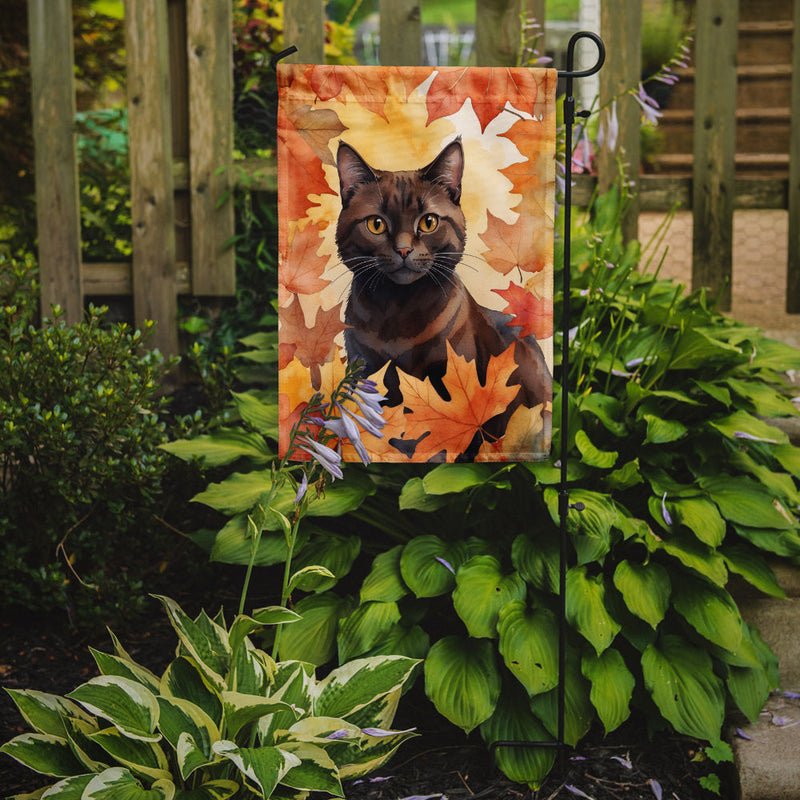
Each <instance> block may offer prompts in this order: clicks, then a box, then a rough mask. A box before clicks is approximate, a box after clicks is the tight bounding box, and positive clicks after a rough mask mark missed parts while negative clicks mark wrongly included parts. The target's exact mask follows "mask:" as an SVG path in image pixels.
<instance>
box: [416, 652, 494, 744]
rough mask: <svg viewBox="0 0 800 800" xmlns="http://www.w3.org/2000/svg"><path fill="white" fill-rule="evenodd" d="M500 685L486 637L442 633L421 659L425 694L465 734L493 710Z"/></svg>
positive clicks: (492, 654)
mask: <svg viewBox="0 0 800 800" xmlns="http://www.w3.org/2000/svg"><path fill="white" fill-rule="evenodd" d="M500 684H501V680H500V673H499V671H498V669H497V657H496V655H495V649H494V645H493V644H492V642H490V641H488V640H487V639H467V638H465V637H461V636H446V637H444V638H443V639H439V641H438V642H436V643H435V644H434V645H433V647H431V649H430V652H429V653H428V657H427V658H426V659H425V693H426V694H427V695H428V697H429V698H430V699H431V701H432V702H433V704H434V705H435V706H436V710H437V711H438V712H439V713H440V714H442V715H443V716H444V717H447V719H449V720H450V722H452V723H453V724H454V725H458V727H459V728H462V729H463V730H464V731H466V732H467V733H469V732H470V731H471V730H473V728H476V727H477V726H478V725H480V724H481V723H482V722H484V721H485V720H487V719H488V718H489V717H490V716H491V715H492V714H493V713H494V709H495V706H496V705H497V700H498V698H499V697H500Z"/></svg>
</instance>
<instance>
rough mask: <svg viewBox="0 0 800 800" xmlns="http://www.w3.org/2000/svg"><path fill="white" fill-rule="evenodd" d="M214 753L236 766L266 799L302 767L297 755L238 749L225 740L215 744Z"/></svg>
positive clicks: (264, 749) (254, 748) (274, 750)
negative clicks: (279, 784)
mask: <svg viewBox="0 0 800 800" xmlns="http://www.w3.org/2000/svg"><path fill="white" fill-rule="evenodd" d="M214 752H215V753H216V754H217V755H219V756H222V757H223V758H227V759H228V760H229V761H231V762H232V763H233V764H235V765H236V768H237V769H238V770H239V772H241V773H242V775H244V776H245V777H246V778H247V779H248V780H249V781H250V782H251V783H253V784H255V785H256V786H257V787H258V788H259V789H260V790H261V792H262V793H263V795H264V797H270V796H271V795H272V792H273V790H274V789H275V787H276V786H277V785H278V783H279V782H280V781H281V779H282V778H283V776H284V775H286V773H287V772H288V771H289V770H290V769H292V767H297V766H299V765H300V759H299V758H298V757H297V756H296V755H294V754H292V753H288V752H286V751H284V750H280V749H279V748H277V747H237V746H236V744H235V743H234V742H231V741H227V740H225V739H223V740H221V741H219V742H215V743H214Z"/></svg>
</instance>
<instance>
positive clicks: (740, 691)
mask: <svg viewBox="0 0 800 800" xmlns="http://www.w3.org/2000/svg"><path fill="white" fill-rule="evenodd" d="M727 685H728V691H729V692H730V693H731V697H732V698H733V700H734V702H735V703H736V705H737V706H738V707H739V709H740V710H741V711H742V713H743V714H744V715H745V716H746V717H747V718H748V719H749V720H750V721H751V722H755V721H756V720H757V719H758V717H759V715H760V714H761V709H762V708H764V703H765V702H766V701H767V698H768V697H769V694H770V692H771V691H772V689H773V688H775V687H773V686H772V685H771V683H770V680H769V678H768V677H767V673H766V671H765V670H764V669H762V668H761V667H728V678H727Z"/></svg>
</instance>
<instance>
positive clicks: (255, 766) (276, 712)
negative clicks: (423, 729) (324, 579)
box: [0, 597, 418, 800]
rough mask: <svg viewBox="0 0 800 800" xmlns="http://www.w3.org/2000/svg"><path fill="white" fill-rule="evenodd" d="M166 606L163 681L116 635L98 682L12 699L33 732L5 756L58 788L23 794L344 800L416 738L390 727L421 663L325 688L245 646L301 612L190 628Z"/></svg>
mask: <svg viewBox="0 0 800 800" xmlns="http://www.w3.org/2000/svg"><path fill="white" fill-rule="evenodd" d="M160 599H161V602H162V603H163V605H164V607H165V609H166V611H167V613H168V615H169V619H170V622H171V624H172V627H173V628H174V630H175V633H176V634H177V638H178V647H177V651H176V657H175V659H174V660H173V661H172V662H171V663H170V664H169V666H168V667H167V668H166V670H165V671H164V673H163V674H162V675H160V676H159V675H156V674H154V673H153V672H151V671H150V670H149V669H147V668H146V667H144V666H142V665H140V664H138V663H136V662H135V661H134V660H133V659H132V658H131V656H130V655H129V654H128V653H127V652H126V651H125V650H124V649H123V647H122V646H121V645H120V643H119V642H118V641H117V639H116V638H114V637H112V640H113V644H114V653H113V654H108V653H101V652H97V651H92V652H93V655H94V657H95V660H96V662H97V666H98V667H99V670H100V675H99V676H98V677H95V678H92V679H90V680H89V681H87V682H86V683H84V684H82V685H81V686H78V687H77V688H76V689H75V690H74V691H72V692H70V693H69V694H68V695H66V696H65V697H59V696H56V695H52V694H46V693H44V692H38V691H32V690H16V689H12V690H8V691H9V694H10V695H11V697H12V699H13V700H14V702H15V703H16V705H17V707H18V708H19V710H20V712H21V713H22V715H23V717H24V718H25V720H26V722H27V723H28V724H29V726H30V727H31V728H32V729H33V730H32V732H31V733H24V734H22V735H20V736H17V737H15V738H14V739H12V740H11V741H9V742H7V743H6V744H4V745H3V746H2V748H0V750H2V752H4V753H6V754H7V755H9V756H11V757H12V758H15V759H17V760H18V761H20V762H21V763H23V764H25V765H26V766H28V767H30V768H31V769H33V770H35V771H36V772H38V773H41V774H42V775H43V776H47V777H48V778H49V779H50V781H51V783H50V785H49V787H47V788H46V789H45V790H40V791H38V792H35V793H33V794H30V795H24V797H28V798H34V797H36V798H38V797H46V798H54V799H55V798H59V799H60V800H122V799H123V798H124V800H225V798H234V797H236V798H247V797H261V798H281V799H282V800H288V798H304V797H306V796H307V795H308V793H309V792H312V791H313V792H325V793H327V794H328V795H334V796H337V797H343V796H344V795H343V792H342V783H341V781H342V780H343V779H345V778H354V777H357V776H361V775H364V774H366V773H368V772H370V771H371V770H373V769H375V768H377V767H379V766H380V765H381V764H382V763H383V762H384V761H386V759H387V758H389V756H390V755H391V754H392V753H393V752H394V751H395V750H396V749H397V747H398V746H399V745H400V744H401V743H402V742H403V741H405V740H406V739H408V738H409V737H410V736H413V735H414V734H413V732H412V731H410V730H405V731H394V730H391V725H392V720H393V718H394V714H395V710H396V708H397V703H398V700H399V697H400V694H401V692H402V689H403V686H404V684H405V683H406V682H407V681H408V680H409V678H410V677H411V675H412V674H413V672H414V671H415V668H416V665H417V663H418V662H416V661H414V660H413V659H409V658H404V657H401V656H392V657H384V658H364V659H357V660H355V661H351V662H350V663H348V664H346V665H344V666H342V667H340V668H338V669H335V670H333V671H332V672H330V673H329V674H328V675H327V676H326V677H325V678H323V679H318V678H317V677H316V676H315V674H314V667H313V665H311V664H308V663H304V662H300V661H283V662H278V663H276V662H275V661H274V660H273V659H272V658H271V657H270V656H269V655H268V654H267V653H265V652H264V651H262V650H260V649H258V648H257V647H255V646H254V644H253V643H252V641H251V640H250V638H249V637H250V634H251V633H253V632H254V631H256V630H257V629H259V628H261V627H263V626H264V625H279V626H282V625H286V624H289V623H293V622H295V621H296V620H297V618H298V616H297V614H295V613H294V612H292V611H289V610H288V609H286V608H283V607H280V606H272V607H268V608H263V609H260V610H258V611H254V612H253V613H252V614H251V615H241V614H240V615H238V616H237V617H236V619H235V620H234V621H233V623H232V624H231V625H230V626H227V625H226V623H225V621H224V619H223V617H222V614H221V613H220V614H218V615H217V616H215V617H213V618H212V617H210V616H208V615H207V614H206V613H205V612H201V613H200V615H199V616H198V617H196V618H195V619H192V618H191V617H189V616H187V615H186V614H185V613H184V612H183V611H182V609H181V608H180V607H179V606H178V604H177V603H175V602H174V601H173V600H170V599H169V598H166V597H161V598H160ZM18 797H22V796H18Z"/></svg>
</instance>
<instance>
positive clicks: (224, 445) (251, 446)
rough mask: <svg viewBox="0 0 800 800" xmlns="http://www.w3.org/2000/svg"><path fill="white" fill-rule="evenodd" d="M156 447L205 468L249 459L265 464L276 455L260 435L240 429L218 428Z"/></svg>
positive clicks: (255, 462)
mask: <svg viewBox="0 0 800 800" xmlns="http://www.w3.org/2000/svg"><path fill="white" fill-rule="evenodd" d="M159 447H160V449H162V450H166V451H167V452H168V453H172V455H174V456H178V458H181V459H183V460H184V461H193V460H195V459H197V460H198V461H199V462H200V463H201V464H202V465H203V466H204V467H219V466H222V465H223V464H230V463H232V462H233V461H236V460H237V459H239V458H248V459H250V460H251V461H252V462H253V463H254V464H264V463H266V462H267V461H269V460H270V459H271V458H273V457H274V455H275V454H274V453H273V452H271V450H270V448H269V447H268V446H267V444H266V442H265V441H264V438H263V436H261V435H260V434H258V433H248V432H247V431H243V430H241V429H240V428H217V429H216V430H215V431H214V432H213V433H209V434H201V435H199V436H196V437H194V438H193V439H179V440H178V441H175V442H166V443H165V444H162V445H159ZM262 491H263V489H262Z"/></svg>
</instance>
